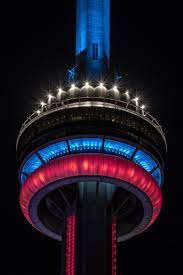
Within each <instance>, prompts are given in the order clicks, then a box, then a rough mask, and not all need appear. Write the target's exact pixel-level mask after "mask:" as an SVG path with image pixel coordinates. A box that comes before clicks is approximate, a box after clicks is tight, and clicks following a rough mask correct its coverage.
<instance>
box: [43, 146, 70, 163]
mask: <svg viewBox="0 0 183 275" xmlns="http://www.w3.org/2000/svg"><path fill="white" fill-rule="evenodd" d="M68 151H69V150H68V146H67V142H65V141H61V142H58V143H55V144H52V145H49V146H48V147H46V148H43V149H41V150H39V151H38V154H39V155H40V156H41V158H42V159H43V160H44V162H48V161H49V160H51V159H53V158H55V157H59V156H61V155H65V154H66V153H68Z"/></svg>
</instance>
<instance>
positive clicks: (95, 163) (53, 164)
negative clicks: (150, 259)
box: [20, 154, 162, 230]
mask: <svg viewBox="0 0 183 275" xmlns="http://www.w3.org/2000/svg"><path fill="white" fill-rule="evenodd" d="M85 175H87V176H102V177H110V178H116V179H118V180H120V181H121V182H123V181H125V182H128V183H130V184H131V185H133V186H135V187H137V188H138V189H140V190H141V191H142V192H144V193H145V194H146V195H147V196H148V197H149V199H150V201H151V204H152V208H153V215H152V218H151V221H150V223H149V224H148V226H150V225H151V224H152V223H153V222H154V221H155V220H156V218H157V217H158V215H159V213H160V210H161V206H162V194H161V189H160V188H159V186H158V185H157V183H156V181H155V179H154V178H153V177H152V175H150V174H149V173H148V172H147V171H145V170H144V169H143V168H141V167H140V166H138V165H137V164H135V163H133V162H131V161H129V160H126V159H123V158H120V157H117V156H111V155H104V154H76V155H68V156H65V157H62V158H58V159H54V160H52V161H50V162H48V163H46V164H44V165H43V166H41V167H40V168H39V169H37V170H36V171H35V172H34V173H32V174H31V175H30V176H29V177H28V178H27V180H26V182H25V183H24V184H23V186H22V188H21V193H20V205H21V209H22V212H23V213H24V215H25V217H26V218H27V220H28V221H29V222H30V223H31V224H32V225H33V223H32V220H31V218H30V214H29V204H30V202H31V199H32V197H33V196H34V195H35V194H36V193H37V192H38V191H39V190H40V189H42V188H44V187H45V186H47V185H49V184H51V183H52V182H55V181H57V180H60V179H66V178H69V177H77V176H85ZM33 226H34V225H33ZM148 226H147V227H148ZM144 230H145V229H144Z"/></svg>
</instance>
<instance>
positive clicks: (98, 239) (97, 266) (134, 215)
mask: <svg viewBox="0 0 183 275" xmlns="http://www.w3.org/2000/svg"><path fill="white" fill-rule="evenodd" d="M106 75H110V77H109V78H108V79H110V81H108V83H103V82H100V83H99V80H100V79H101V78H102V76H106ZM111 75H112V71H111V69H110V1H109V0H78V1H77V24H76V64H75V67H73V68H72V69H70V70H68V75H67V81H66V83H65V86H64V87H58V91H56V93H52V94H49V95H48V99H47V102H41V104H40V108H39V109H38V110H37V111H36V112H34V113H33V114H32V115H31V116H30V117H29V118H28V119H27V120H26V121H25V122H24V124H23V125H22V128H21V130H20V133H19V136H18V139H17V156H18V163H19V178H20V183H21V193H20V205H21V209H22V212H23V214H24V216H25V217H26V219H27V220H28V221H29V223H30V224H31V225H32V226H33V227H35V228H36V229H38V230H39V231H40V232H42V233H44V234H45V235H48V236H49V237H51V238H53V239H56V240H58V241H62V265H61V266H62V271H61V274H67V275H86V274H87V275H93V274H95V275H97V274H100V275H102V274H103V275H104V274H106V275H116V274H117V243H118V242H122V241H124V240H127V239H130V238H132V237H133V236H135V235H137V234H140V233H142V232H143V231H144V230H145V229H147V228H148V227H149V226H150V225H151V224H153V222H154V221H155V220H156V218H157V217H158V215H159V212H160V210H161V205H162V194H161V186H162V183H163V169H164V158H165V154H166V146H167V145H166V139H165V136H164V133H163V131H162V128H161V126H160V125H159V123H158V122H157V121H156V119H155V118H153V117H152V116H151V115H150V114H149V113H147V112H146V111H145V106H144V105H141V102H140V99H139V98H137V97H136V98H131V96H130V93H129V92H128V91H123V90H122V89H120V87H118V85H117V79H116V78H115V77H112V76H111ZM83 78H85V79H87V81H86V83H84V84H83ZM89 80H90V81H89ZM109 82H113V85H111V83H109ZM68 85H69V88H68Z"/></svg>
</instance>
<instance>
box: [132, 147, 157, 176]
mask: <svg viewBox="0 0 183 275" xmlns="http://www.w3.org/2000/svg"><path fill="white" fill-rule="evenodd" d="M133 161H134V162H135V163H136V164H138V165H140V166H141V167H143V168H144V169H145V170H146V171H147V172H151V171H152V170H153V169H154V168H155V167H156V166H157V164H156V162H155V161H154V160H153V159H152V158H151V157H150V156H149V155H147V154H146V153H144V152H143V151H141V150H138V151H137V153H136V154H135V156H134V158H133Z"/></svg>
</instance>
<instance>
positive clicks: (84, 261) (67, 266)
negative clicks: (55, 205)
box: [61, 181, 117, 275]
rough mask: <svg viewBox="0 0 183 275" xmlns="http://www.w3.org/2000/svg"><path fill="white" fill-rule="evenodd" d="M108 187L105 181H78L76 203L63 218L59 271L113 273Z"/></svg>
mask: <svg viewBox="0 0 183 275" xmlns="http://www.w3.org/2000/svg"><path fill="white" fill-rule="evenodd" d="M109 191H112V190H111V189H110V187H109V186H108V184H106V183H101V182H100V184H99V183H98V182H95V181H90V182H83V183H81V184H80V191H79V193H80V195H79V198H78V202H77V207H76V209H75V210H73V209H72V210H71V212H70V213H69V214H68V216H67V219H66V225H65V234H64V235H65V236H64V239H63V249H64V251H63V253H62V255H63V260H62V274H61V275H65V274H67V275H93V274H95V275H116V242H117V240H116V227H115V224H114V219H113V217H112V208H111V206H110V201H109V200H110V199H111V195H110V194H109ZM112 193H113V192H112Z"/></svg>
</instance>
